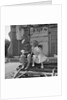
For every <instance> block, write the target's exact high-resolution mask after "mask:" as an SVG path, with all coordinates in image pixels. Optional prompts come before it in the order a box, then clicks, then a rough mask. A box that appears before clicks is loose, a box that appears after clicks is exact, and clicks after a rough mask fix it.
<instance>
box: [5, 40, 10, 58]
mask: <svg viewBox="0 0 67 100" xmlns="http://www.w3.org/2000/svg"><path fill="white" fill-rule="evenodd" d="M9 45H10V41H9V40H7V39H5V57H7V56H8V52H7V50H8V47H9Z"/></svg>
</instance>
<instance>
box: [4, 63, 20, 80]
mask: <svg viewBox="0 0 67 100" xmlns="http://www.w3.org/2000/svg"><path fill="white" fill-rule="evenodd" d="M19 65H20V63H19V62H9V63H5V78H6V79H10V78H13V75H14V72H15V70H16V68H17V67H18V66H19Z"/></svg>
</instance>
